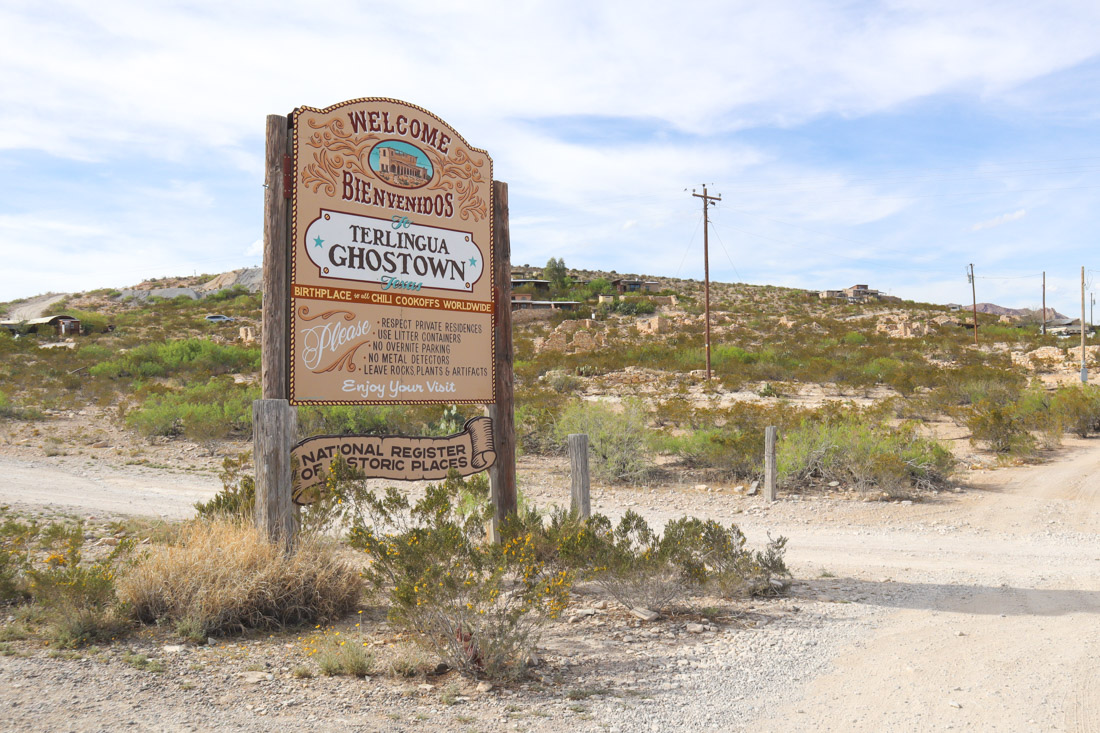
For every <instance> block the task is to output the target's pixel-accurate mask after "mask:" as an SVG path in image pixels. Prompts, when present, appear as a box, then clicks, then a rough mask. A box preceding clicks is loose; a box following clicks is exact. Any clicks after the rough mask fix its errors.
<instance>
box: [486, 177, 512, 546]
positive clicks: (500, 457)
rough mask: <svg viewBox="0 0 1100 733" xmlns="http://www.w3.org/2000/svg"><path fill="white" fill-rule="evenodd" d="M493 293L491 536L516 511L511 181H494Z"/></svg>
mask: <svg viewBox="0 0 1100 733" xmlns="http://www.w3.org/2000/svg"><path fill="white" fill-rule="evenodd" d="M493 247H494V249H495V252H494V258H493V263H494V272H493V293H494V298H493V300H494V304H493V305H494V307H495V308H496V328H495V330H494V338H495V339H496V349H497V356H496V403H494V404H492V405H489V418H490V419H491V420H492V421H493V435H494V436H495V437H494V439H495V441H496V449H497V459H496V462H495V463H494V464H493V465H492V466H491V467H490V468H489V495H490V498H491V500H492V502H493V510H494V511H493V521H492V522H491V524H490V539H491V541H494V542H495V541H497V539H498V535H497V532H496V528H497V527H499V526H500V523H501V522H503V521H504V518H505V517H507V516H508V515H509V514H515V513H516V429H515V421H516V415H515V400H514V397H513V394H512V390H513V387H514V378H513V374H512V243H511V237H510V235H509V231H508V184H507V183H504V182H503V181H493Z"/></svg>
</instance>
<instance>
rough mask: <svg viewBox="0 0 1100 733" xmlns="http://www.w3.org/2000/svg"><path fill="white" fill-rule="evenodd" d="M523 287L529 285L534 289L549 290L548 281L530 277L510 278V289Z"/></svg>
mask: <svg viewBox="0 0 1100 733" xmlns="http://www.w3.org/2000/svg"><path fill="white" fill-rule="evenodd" d="M525 287H531V288H534V289H535V290H550V281H549V280H534V279H531V278H512V290H515V289H516V288H525Z"/></svg>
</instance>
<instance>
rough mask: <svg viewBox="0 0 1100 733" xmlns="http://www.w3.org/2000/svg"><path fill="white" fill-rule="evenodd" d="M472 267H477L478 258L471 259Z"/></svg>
mask: <svg viewBox="0 0 1100 733" xmlns="http://www.w3.org/2000/svg"><path fill="white" fill-rule="evenodd" d="M470 267H477V258H476V257H471V258H470Z"/></svg>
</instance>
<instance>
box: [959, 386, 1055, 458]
mask: <svg viewBox="0 0 1100 733" xmlns="http://www.w3.org/2000/svg"><path fill="white" fill-rule="evenodd" d="M960 414H961V415H962V419H963V422H964V424H965V425H966V427H967V428H969V429H970V442H971V443H972V444H976V443H978V442H982V443H985V444H986V447H988V448H989V450H991V451H993V452H994V453H1009V454H1012V455H1018V456H1023V455H1030V454H1031V453H1033V452H1034V451H1035V447H1036V441H1035V437H1034V436H1033V435H1032V434H1031V431H1030V430H1029V429H1028V423H1027V421H1026V419H1025V416H1024V415H1023V414H1022V413H1021V412H1020V410H1019V408H1018V407H1017V406H1016V404H1014V403H1009V404H1002V403H999V402H997V401H995V400H993V399H985V398H983V399H979V400H978V401H977V402H975V403H973V404H972V405H970V406H969V407H966V408H963V409H962V410H961V411H960Z"/></svg>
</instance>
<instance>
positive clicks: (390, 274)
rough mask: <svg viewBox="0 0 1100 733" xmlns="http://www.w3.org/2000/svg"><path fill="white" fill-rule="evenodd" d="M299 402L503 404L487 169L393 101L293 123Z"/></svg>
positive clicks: (293, 390)
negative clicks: (498, 385)
mask: <svg viewBox="0 0 1100 733" xmlns="http://www.w3.org/2000/svg"><path fill="white" fill-rule="evenodd" d="M292 147H293V150H294V156H293V163H292V167H291V172H292V174H293V184H292V191H291V194H292V204H291V205H292V211H291V216H292V223H291V231H292V240H291V247H292V248H291V253H292V254H291V275H290V280H291V284H290V290H291V292H290V298H291V313H290V402H291V404H299V405H301V404H361V405H368V404H413V403H483V404H484V403H492V402H493V401H494V400H495V388H494V384H495V379H494V376H495V372H494V369H495V358H494V355H495V341H494V328H493V325H494V317H495V314H494V306H493V258H494V248H493V221H492V216H493V186H492V178H493V171H492V160H491V159H490V158H489V155H488V154H487V153H486V152H485V151H484V150H479V149H477V148H472V147H470V146H469V145H468V144H467V143H466V141H465V140H464V139H463V138H462V136H460V135H459V134H458V133H457V132H455V131H454V130H453V129H452V128H451V127H450V126H448V125H447V124H446V123H445V122H443V121H442V120H440V119H439V118H438V117H436V116H435V115H433V114H432V113H430V112H428V111H427V110H424V109H421V108H419V107H415V106H413V105H410V104H406V103H404V102H399V101H396V100H393V99H376V98H372V99H357V100H353V101H349V102H343V103H341V104H337V105H334V106H332V107H327V108H325V109H315V108H313V107H301V108H299V109H297V110H295V112H294V114H293V144H292Z"/></svg>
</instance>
